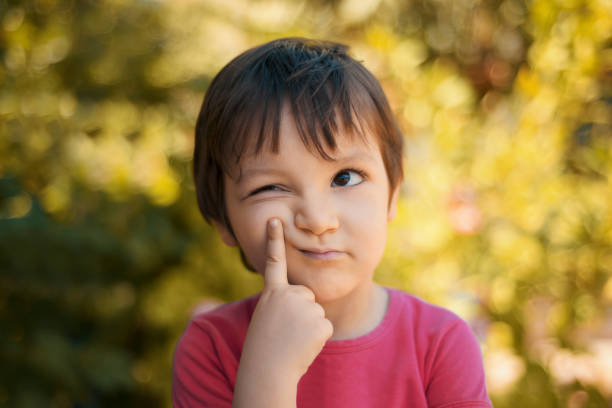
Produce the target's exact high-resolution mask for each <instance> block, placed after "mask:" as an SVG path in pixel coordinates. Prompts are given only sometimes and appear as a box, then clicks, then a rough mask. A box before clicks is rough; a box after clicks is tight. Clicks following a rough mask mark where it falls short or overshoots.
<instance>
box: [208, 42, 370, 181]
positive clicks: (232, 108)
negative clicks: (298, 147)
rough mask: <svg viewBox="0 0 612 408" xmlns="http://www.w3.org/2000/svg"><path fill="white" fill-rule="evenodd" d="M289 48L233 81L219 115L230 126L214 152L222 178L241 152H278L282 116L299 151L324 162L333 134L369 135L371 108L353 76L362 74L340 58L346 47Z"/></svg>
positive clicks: (276, 50) (272, 51)
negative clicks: (292, 129) (290, 126)
mask: <svg viewBox="0 0 612 408" xmlns="http://www.w3.org/2000/svg"><path fill="white" fill-rule="evenodd" d="M292 45H293V49H290V50H289V52H288V50H287V46H286V45H285V44H283V47H282V49H281V47H279V46H277V47H270V48H269V49H267V50H265V54H264V55H260V56H258V58H257V59H256V60H255V61H253V64H252V65H251V66H250V67H248V69H246V70H244V71H243V75H242V77H241V78H239V79H238V80H237V81H236V82H235V83H237V84H239V85H237V89H235V90H234V91H233V92H231V94H232V95H233V97H232V98H230V100H229V101H228V104H227V105H226V109H227V111H226V114H227V115H224V116H226V117H230V116H231V122H229V123H228V125H229V126H228V131H227V132H224V140H223V143H219V144H218V145H217V147H218V149H219V150H217V151H216V152H215V153H216V154H215V155H216V156H217V160H218V163H219V164H220V165H221V167H222V168H223V171H224V172H226V173H227V174H231V173H232V171H233V169H235V168H236V167H238V166H237V165H238V164H239V163H240V160H241V159H242V158H243V157H244V155H245V154H247V152H248V153H249V154H258V153H260V152H261V151H262V149H268V150H269V151H272V152H274V153H278V150H279V138H280V135H279V132H280V122H281V117H282V115H283V114H286V113H289V114H291V115H292V116H293V119H294V121H295V125H296V128H297V131H298V134H299V136H300V138H301V140H302V143H303V144H304V146H305V147H306V148H307V149H308V150H309V151H310V152H311V153H313V154H317V155H319V156H320V157H321V158H323V159H325V160H334V159H333V157H332V156H331V155H330V152H333V151H334V150H335V149H336V146H337V142H336V136H337V135H339V134H341V135H342V137H349V138H352V137H355V136H357V137H360V138H361V139H362V140H363V141H367V136H366V132H365V129H371V130H375V129H374V127H375V126H373V125H374V124H375V123H377V122H378V121H377V120H375V117H374V116H376V114H375V112H376V111H377V109H376V106H375V103H374V102H373V98H372V97H371V96H370V95H369V93H368V91H367V89H368V87H367V86H366V84H364V83H363V80H364V78H363V75H359V73H360V71H361V70H365V69H364V68H363V67H362V66H361V65H360V64H358V63H356V62H355V61H353V60H352V59H350V58H347V57H345V56H346V51H347V50H346V47H345V46H341V45H334V47H320V49H317V48H316V47H313V46H310V47H308V48H307V49H300V47H297V46H296V45H295V44H292ZM313 48H314V51H315V52H313ZM316 51H319V52H316ZM366 72H367V71H366ZM360 77H362V78H360ZM230 112H231V114H229V113H230Z"/></svg>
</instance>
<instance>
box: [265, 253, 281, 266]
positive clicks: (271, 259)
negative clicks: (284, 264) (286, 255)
mask: <svg viewBox="0 0 612 408" xmlns="http://www.w3.org/2000/svg"><path fill="white" fill-rule="evenodd" d="M281 261H282V259H281V257H280V256H278V255H273V254H268V255H267V256H266V262H267V263H273V264H276V263H280V262H281Z"/></svg>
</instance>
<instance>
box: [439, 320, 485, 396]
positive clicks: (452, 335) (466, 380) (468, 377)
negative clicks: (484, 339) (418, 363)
mask: <svg viewBox="0 0 612 408" xmlns="http://www.w3.org/2000/svg"><path fill="white" fill-rule="evenodd" d="M433 346H434V349H435V351H434V353H433V357H432V360H431V365H430V374H429V376H428V377H429V381H428V387H427V401H428V405H429V406H431V407H442V406H443V407H445V408H451V407H455V406H456V407H461V408H467V407H479V408H480V407H482V408H487V407H491V402H490V400H489V397H488V395H487V387H486V383H485V374H484V368H483V362H482V355H481V353H480V347H479V345H478V342H477V340H476V338H475V337H474V334H473V333H472V330H471V328H470V327H469V326H468V324H467V323H465V322H464V321H463V320H461V319H458V320H457V321H455V322H454V323H453V324H451V325H450V326H449V327H447V328H445V329H444V330H442V332H441V333H440V335H439V336H438V338H437V339H436V343H435V344H434V345H433Z"/></svg>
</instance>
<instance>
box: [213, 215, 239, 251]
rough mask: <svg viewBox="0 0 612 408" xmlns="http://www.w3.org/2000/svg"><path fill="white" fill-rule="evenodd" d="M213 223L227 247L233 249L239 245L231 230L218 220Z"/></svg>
mask: <svg viewBox="0 0 612 408" xmlns="http://www.w3.org/2000/svg"><path fill="white" fill-rule="evenodd" d="M213 223H214V224H215V228H217V231H219V235H221V241H223V243H225V245H227V246H231V247H233V246H236V245H238V241H237V240H236V237H234V234H232V232H231V231H230V229H229V228H227V227H226V226H225V225H224V224H222V223H220V222H219V221H216V220H213Z"/></svg>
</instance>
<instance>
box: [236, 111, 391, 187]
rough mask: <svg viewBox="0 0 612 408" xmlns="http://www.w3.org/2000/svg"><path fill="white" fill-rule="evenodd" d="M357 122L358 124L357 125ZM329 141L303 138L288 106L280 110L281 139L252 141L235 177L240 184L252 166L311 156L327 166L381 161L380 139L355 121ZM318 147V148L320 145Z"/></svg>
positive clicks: (339, 127) (343, 126) (240, 160)
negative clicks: (260, 141)
mask: <svg viewBox="0 0 612 408" xmlns="http://www.w3.org/2000/svg"><path fill="white" fill-rule="evenodd" d="M355 123H357V124H358V125H355ZM330 136H331V138H329V140H328V139H327V138H325V137H322V136H321V135H309V134H306V135H304V134H303V132H301V131H300V124H299V123H298V122H296V120H295V118H294V116H293V115H292V114H291V112H290V111H289V109H288V108H287V107H284V108H283V109H282V111H281V116H280V121H279V127H278V137H277V138H274V137H273V136H272V135H268V137H266V138H264V141H263V143H257V142H258V141H257V138H249V139H247V140H248V143H247V145H246V146H244V153H243V154H242V155H241V156H240V158H239V159H238V160H237V161H236V162H235V166H233V171H232V172H231V173H230V176H231V177H232V178H237V179H238V181H240V179H241V178H242V177H243V175H244V172H245V171H247V172H248V169H250V168H253V167H260V166H262V165H267V164H271V162H277V161H279V160H282V161H289V162H290V161H291V159H292V157H293V158H297V156H300V155H308V156H311V157H314V158H315V159H317V160H319V161H321V165H323V166H325V165H328V164H333V163H343V162H349V161H351V162H353V161H360V162H372V163H373V162H376V161H378V160H379V159H380V147H379V140H378V137H376V136H375V135H374V133H373V132H372V131H371V130H370V129H369V128H368V127H366V126H365V125H363V124H361V122H359V121H355V122H353V123H352V124H350V126H348V125H345V124H340V125H339V126H338V128H337V130H336V131H335V132H333V133H332V134H331V135H330ZM317 143H318V144H319V145H318V144H317Z"/></svg>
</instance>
